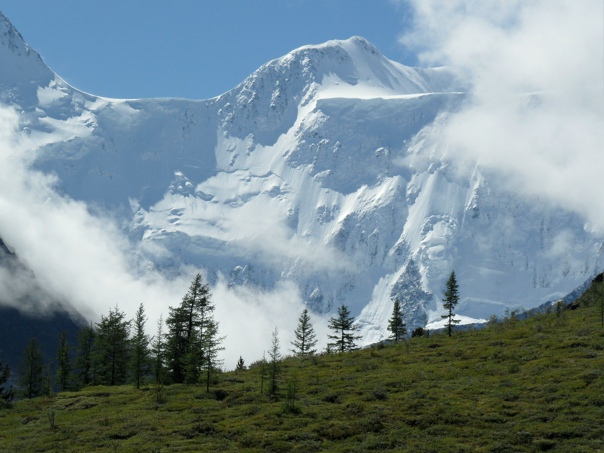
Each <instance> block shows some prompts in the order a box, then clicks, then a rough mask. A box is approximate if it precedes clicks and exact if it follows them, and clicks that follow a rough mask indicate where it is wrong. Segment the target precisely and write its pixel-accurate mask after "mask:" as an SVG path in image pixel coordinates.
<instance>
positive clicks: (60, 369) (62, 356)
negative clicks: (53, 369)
mask: <svg viewBox="0 0 604 453" xmlns="http://www.w3.org/2000/svg"><path fill="white" fill-rule="evenodd" d="M57 384H58V386H59V390H60V391H61V392H64V391H66V390H69V389H71V359H70V358H69V345H68V344H67V332H65V331H63V332H61V333H60V334H59V349H58V351H57Z"/></svg>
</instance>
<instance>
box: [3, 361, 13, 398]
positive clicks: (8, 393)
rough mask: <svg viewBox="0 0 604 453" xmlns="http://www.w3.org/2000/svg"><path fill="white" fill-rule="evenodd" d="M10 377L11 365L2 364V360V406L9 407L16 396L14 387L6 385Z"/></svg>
mask: <svg viewBox="0 0 604 453" xmlns="http://www.w3.org/2000/svg"><path fill="white" fill-rule="evenodd" d="M9 379H10V367H9V366H8V365H4V366H2V362H0V408H3V407H9V406H10V403H11V401H12V400H13V398H14V396H15V392H14V390H13V387H12V386H10V387H8V388H7V387H6V385H7V384H8V381H9Z"/></svg>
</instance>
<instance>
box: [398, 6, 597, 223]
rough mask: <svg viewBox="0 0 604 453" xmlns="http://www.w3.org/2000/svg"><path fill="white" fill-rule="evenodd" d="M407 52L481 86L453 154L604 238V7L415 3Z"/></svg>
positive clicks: (449, 141)
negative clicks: (578, 218)
mask: <svg viewBox="0 0 604 453" xmlns="http://www.w3.org/2000/svg"><path fill="white" fill-rule="evenodd" d="M405 3H406V4H407V5H408V6H409V7H410V8H411V11H412V14H413V26H412V28H411V29H410V30H407V31H406V32H405V34H404V35H403V36H402V38H401V42H402V43H403V44H404V45H405V46H407V47H409V48H411V49H413V50H415V51H416V52H417V53H418V56H419V59H420V61H421V62H422V64H425V65H430V66H433V65H451V66H454V67H456V68H458V69H460V70H461V71H462V72H463V73H464V74H465V75H466V76H467V77H468V80H469V81H470V83H471V84H472V91H473V95H472V98H471V100H470V102H469V103H468V104H467V105H466V106H465V107H464V108H462V109H461V111H459V112H458V113H456V114H453V115H451V116H450V117H449V119H448V121H447V123H446V125H445V128H444V133H443V134H442V135H441V136H440V148H441V149H442V150H443V152H446V153H449V154H450V155H455V156H457V157H468V158H470V159H472V160H477V161H478V162H479V164H480V165H481V166H483V167H485V168H488V169H495V170H497V171H500V172H502V173H503V174H504V175H505V177H506V178H507V180H508V182H509V186H510V188H511V189H513V190H514V191H519V190H520V191H523V192H525V193H527V194H530V195H536V196H541V197H546V198H548V199H550V200H552V201H554V202H556V203H558V204H560V205H561V206H563V207H565V208H567V209H570V210H573V211H576V212H578V213H580V214H581V215H583V216H584V218H585V219H586V221H587V222H588V228H591V229H593V230H595V231H597V232H598V233H600V234H602V233H604V209H603V208H604V206H603V202H602V198H601V194H602V193H604V177H603V174H602V173H603V170H604V152H603V148H602V144H603V143H604V64H603V61H604V20H603V17H604V3H602V2H601V1H600V0H579V1H577V0H506V1H505V2H502V1H499V0H408V1H406V2H405Z"/></svg>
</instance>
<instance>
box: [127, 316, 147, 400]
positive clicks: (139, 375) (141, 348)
mask: <svg viewBox="0 0 604 453" xmlns="http://www.w3.org/2000/svg"><path fill="white" fill-rule="evenodd" d="M146 321H147V316H146V315H145V309H144V308H143V304H140V305H139V306H138V310H136V315H135V316H134V320H133V321H132V323H133V327H134V333H133V335H132V339H131V340H130V342H131V345H132V354H131V358H130V374H131V376H132V383H133V384H134V386H135V387H136V388H137V389H138V388H140V386H141V384H142V382H143V379H144V378H145V376H147V375H148V374H149V369H150V358H149V354H150V351H149V336H148V335H147V334H146V333H145V323H146Z"/></svg>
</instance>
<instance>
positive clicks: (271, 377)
mask: <svg viewBox="0 0 604 453" xmlns="http://www.w3.org/2000/svg"><path fill="white" fill-rule="evenodd" d="M268 356H269V357H270V362H269V363H268V394H269V395H270V396H271V398H273V399H276V398H277V396H278V391H279V382H278V379H279V372H280V371H281V366H280V362H281V347H280V345H279V330H278V329H277V328H276V327H275V330H274V331H273V337H272V340H271V348H270V349H269V350H268Z"/></svg>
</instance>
